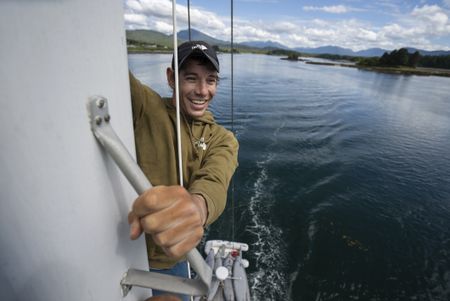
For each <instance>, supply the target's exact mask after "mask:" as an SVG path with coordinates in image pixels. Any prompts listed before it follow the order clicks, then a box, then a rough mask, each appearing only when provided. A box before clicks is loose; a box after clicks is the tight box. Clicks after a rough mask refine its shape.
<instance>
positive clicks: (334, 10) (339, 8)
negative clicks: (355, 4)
mask: <svg viewBox="0 0 450 301" xmlns="http://www.w3.org/2000/svg"><path fill="white" fill-rule="evenodd" d="M303 10H305V11H324V12H327V13H331V14H345V13H348V12H349V11H351V10H352V9H350V8H348V7H346V6H344V5H333V6H322V7H318V6H304V7H303Z"/></svg>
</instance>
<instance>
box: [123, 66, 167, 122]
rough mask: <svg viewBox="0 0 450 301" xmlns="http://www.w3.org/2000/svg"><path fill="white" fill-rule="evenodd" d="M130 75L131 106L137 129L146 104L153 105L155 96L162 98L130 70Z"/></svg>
mask: <svg viewBox="0 0 450 301" xmlns="http://www.w3.org/2000/svg"><path fill="white" fill-rule="evenodd" d="M129 77H130V92H131V106H132V109H133V126H134V128H135V129H136V128H137V127H138V126H139V122H140V121H141V120H142V118H143V116H144V112H145V111H146V106H151V105H152V100H153V99H155V98H160V96H159V94H158V93H156V92H155V91H153V90H152V89H151V88H149V87H148V86H146V85H144V84H142V83H141V82H140V81H139V80H137V79H136V77H134V75H133V74H132V73H131V72H129Z"/></svg>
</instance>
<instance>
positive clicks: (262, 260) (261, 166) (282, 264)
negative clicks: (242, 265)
mask: <svg viewBox="0 0 450 301" xmlns="http://www.w3.org/2000/svg"><path fill="white" fill-rule="evenodd" d="M283 126H284V123H283V124H282V125H281V126H280V127H279V128H277V129H276V131H275V132H274V141H273V143H272V144H271V145H269V146H268V147H267V149H268V150H270V149H271V147H272V146H274V145H275V144H276V136H277V134H278V132H279V130H280V129H281V128H282V127H283ZM274 158H275V154H274V153H270V152H268V154H267V155H266V156H265V158H264V159H263V160H260V161H258V162H257V163H256V166H257V170H258V176H257V179H256V181H255V182H254V184H253V196H252V197H251V198H250V203H249V213H250V216H251V222H250V226H248V227H247V229H246V230H247V232H249V233H250V234H251V235H252V236H254V237H255V241H256V242H255V243H253V244H252V245H251V247H250V252H251V253H252V256H253V257H254V258H255V261H256V272H253V273H251V274H250V275H249V279H250V285H251V291H252V294H253V296H252V297H253V299H254V300H285V299H286V298H285V297H286V295H287V290H288V281H287V278H286V273H285V270H286V268H287V267H286V265H287V261H286V257H285V253H286V245H285V243H284V242H283V240H282V230H281V229H280V228H279V227H277V226H276V225H274V224H273V223H271V213H270V212H271V207H272V206H273V205H274V199H273V196H272V194H271V191H272V190H273V189H274V188H275V184H274V179H270V180H269V177H268V171H267V167H268V164H269V163H270V162H271V161H272V160H273V159H274Z"/></svg>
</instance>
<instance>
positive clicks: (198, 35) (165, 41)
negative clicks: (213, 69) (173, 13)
mask: <svg viewBox="0 0 450 301" xmlns="http://www.w3.org/2000/svg"><path fill="white" fill-rule="evenodd" d="M126 35H127V40H129V41H133V42H140V43H146V44H158V45H163V46H167V47H172V45H173V36H172V35H166V34H163V33H160V32H158V31H154V30H143V29H142V30H127V31H126ZM177 37H178V40H179V42H184V41H188V40H189V31H188V30H181V31H180V32H178V34H177ZM191 40H202V41H205V42H207V43H209V44H211V45H217V46H219V47H221V48H230V42H227V41H223V40H219V39H215V38H213V37H211V36H209V35H207V34H205V33H203V32H201V31H199V30H196V29H191ZM234 47H235V48H241V49H248V50H252V49H253V50H255V49H256V50H274V49H283V50H293V51H298V52H301V53H307V54H333V55H347V56H361V57H372V56H382V55H383V54H384V53H385V52H390V51H392V50H393V49H391V50H387V49H382V48H369V49H365V50H360V51H353V50H352V49H348V48H342V47H339V46H331V45H330V46H322V47H316V48H304V47H296V48H290V47H287V46H285V45H283V44H281V43H278V42H273V41H246V42H241V43H236V44H235V46H234ZM406 48H407V49H408V51H409V52H410V53H413V52H415V51H416V50H417V51H419V53H420V54H421V55H424V56H425V55H433V56H438V55H450V51H443V50H437V51H427V50H423V49H416V48H412V47H406Z"/></svg>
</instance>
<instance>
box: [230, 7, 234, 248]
mask: <svg viewBox="0 0 450 301" xmlns="http://www.w3.org/2000/svg"><path fill="white" fill-rule="evenodd" d="M230 2H231V12H230V14H231V131H232V132H233V133H234V56H233V53H234V41H233V37H234V32H233V27H234V19H233V16H234V1H233V0H230ZM233 178H234V177H232V178H231V240H232V241H235V239H234V237H235V235H234V234H235V226H234V224H235V216H234V211H235V202H234V179H233Z"/></svg>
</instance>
